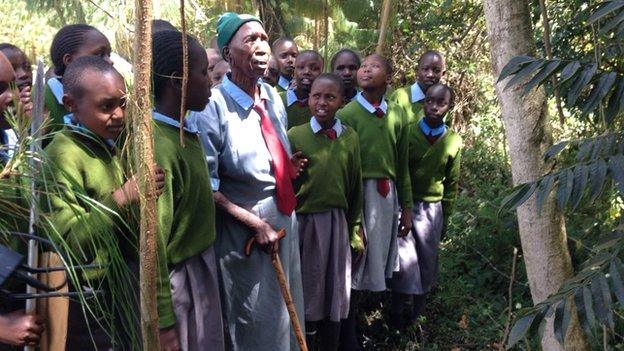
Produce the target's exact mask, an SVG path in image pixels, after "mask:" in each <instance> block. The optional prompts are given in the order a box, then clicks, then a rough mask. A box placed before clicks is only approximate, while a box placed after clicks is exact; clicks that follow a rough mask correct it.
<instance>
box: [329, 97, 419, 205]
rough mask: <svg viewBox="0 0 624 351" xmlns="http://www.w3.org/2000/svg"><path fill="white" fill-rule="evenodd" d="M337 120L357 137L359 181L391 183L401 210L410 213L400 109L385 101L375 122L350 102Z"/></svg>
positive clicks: (405, 128) (404, 130) (403, 121)
mask: <svg viewBox="0 0 624 351" xmlns="http://www.w3.org/2000/svg"><path fill="white" fill-rule="evenodd" d="M337 117H338V118H339V119H340V120H341V121H342V122H343V123H344V124H346V125H348V126H351V127H352V128H353V129H355V131H356V132H357V133H358V136H359V140H360V152H361V159H362V178H364V179H374V178H389V179H391V180H393V181H394V183H395V184H396V187H397V194H398V197H399V204H400V205H401V208H403V209H411V208H412V206H413V201H412V196H411V193H412V189H411V185H410V175H409V168H408V161H409V154H408V152H409V139H408V123H407V119H406V117H405V112H404V111H403V109H402V108H401V107H400V106H399V105H397V104H396V103H394V102H392V101H388V111H387V113H386V115H385V116H384V117H383V118H377V116H375V114H373V113H370V112H368V110H366V109H365V108H364V107H363V106H362V105H361V104H360V103H359V102H358V101H357V100H353V101H351V102H350V103H348V104H347V105H346V106H345V107H344V108H342V109H340V110H339V111H338V112H337Z"/></svg>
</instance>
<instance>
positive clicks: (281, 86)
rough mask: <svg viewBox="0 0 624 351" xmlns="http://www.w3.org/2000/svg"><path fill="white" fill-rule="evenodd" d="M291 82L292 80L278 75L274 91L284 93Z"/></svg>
mask: <svg viewBox="0 0 624 351" xmlns="http://www.w3.org/2000/svg"><path fill="white" fill-rule="evenodd" d="M291 82H292V78H291V79H288V78H286V77H284V76H283V75H281V74H280V76H279V78H278V80H277V85H276V86H275V89H276V90H277V92H278V93H281V92H284V91H286V90H288V89H290V83H291Z"/></svg>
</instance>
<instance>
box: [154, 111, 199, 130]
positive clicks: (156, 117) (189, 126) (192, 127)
mask: <svg viewBox="0 0 624 351" xmlns="http://www.w3.org/2000/svg"><path fill="white" fill-rule="evenodd" d="M152 118H153V119H154V120H156V121H160V122H163V123H166V124H168V125H170V126H172V127H175V128H178V129H180V121H176V120H175V119H173V118H171V117H169V116H165V115H163V114H162V113H160V112H156V111H152ZM184 130H185V131H187V132H189V133H193V134H197V133H199V132H198V131H197V127H196V126H195V125H194V123H192V122H189V120H188V119H184Z"/></svg>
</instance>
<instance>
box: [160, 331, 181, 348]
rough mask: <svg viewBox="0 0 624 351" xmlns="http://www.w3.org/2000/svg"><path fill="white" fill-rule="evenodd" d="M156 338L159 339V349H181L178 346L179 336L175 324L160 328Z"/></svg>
mask: <svg viewBox="0 0 624 351" xmlns="http://www.w3.org/2000/svg"><path fill="white" fill-rule="evenodd" d="M158 338H159V339H160V350H161V351H180V350H181V349H182V348H181V347H180V337H179V336H178V331H177V330H176V328H175V325H174V326H173V327H169V328H165V329H161V330H160V333H159V335H158Z"/></svg>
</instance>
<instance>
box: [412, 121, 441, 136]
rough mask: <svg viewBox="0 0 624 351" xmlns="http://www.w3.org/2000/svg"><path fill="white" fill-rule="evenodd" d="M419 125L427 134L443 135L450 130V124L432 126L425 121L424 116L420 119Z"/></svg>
mask: <svg viewBox="0 0 624 351" xmlns="http://www.w3.org/2000/svg"><path fill="white" fill-rule="evenodd" d="M418 126H419V127H420V130H422V132H423V133H424V134H425V135H431V136H439V135H443V134H444V133H446V131H447V130H448V126H447V125H446V124H442V125H441V126H439V127H436V128H431V127H429V125H428V124H427V122H425V119H424V118H423V119H421V120H420V121H418Z"/></svg>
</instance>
